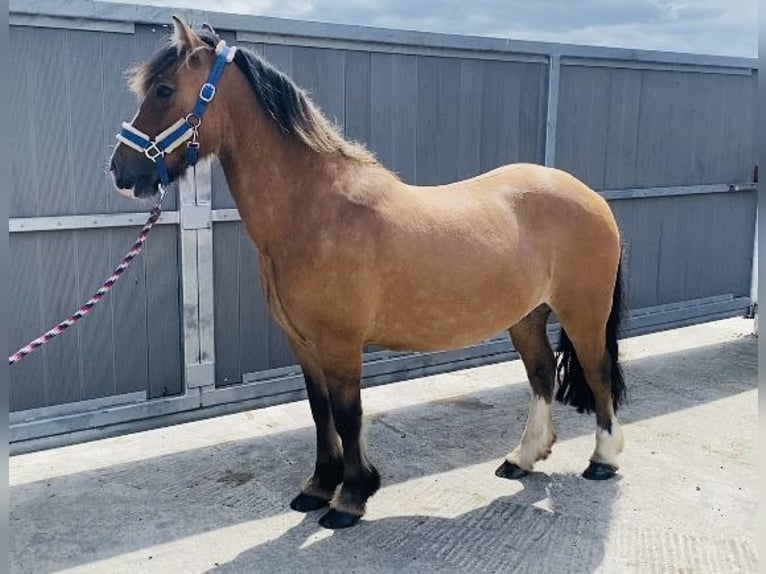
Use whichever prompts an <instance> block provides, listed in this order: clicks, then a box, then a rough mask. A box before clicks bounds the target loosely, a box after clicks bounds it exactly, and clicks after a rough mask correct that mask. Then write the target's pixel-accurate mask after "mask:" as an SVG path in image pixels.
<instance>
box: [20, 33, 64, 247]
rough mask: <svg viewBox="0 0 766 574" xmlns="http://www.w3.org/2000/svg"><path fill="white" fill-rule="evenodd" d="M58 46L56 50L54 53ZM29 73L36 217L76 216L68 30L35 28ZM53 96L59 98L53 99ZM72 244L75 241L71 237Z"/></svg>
mask: <svg viewBox="0 0 766 574" xmlns="http://www.w3.org/2000/svg"><path fill="white" fill-rule="evenodd" d="M52 46H56V47H57V48H56V49H51V47H52ZM27 49H28V56H29V59H28V62H29V65H28V66H27V68H26V71H25V73H26V74H28V75H29V79H30V83H31V84H32V85H33V86H35V89H34V90H33V91H32V93H31V94H30V100H31V101H30V104H31V107H32V109H33V110H35V113H34V114H33V115H32V117H31V120H32V121H31V124H30V126H28V129H32V130H34V141H35V143H36V147H37V154H36V156H37V161H36V166H35V169H36V171H37V172H38V178H37V186H38V193H39V200H38V205H37V213H36V215H69V214H71V213H73V207H74V196H73V185H72V169H73V166H72V164H71V162H70V161H68V160H67V154H68V152H67V150H68V149H69V145H70V143H71V142H70V137H71V134H72V129H71V124H70V118H69V114H68V113H67V109H68V107H69V97H70V91H69V86H68V81H69V80H68V74H69V72H70V63H69V53H68V49H67V32H66V30H53V29H45V28H35V29H34V32H30V41H29V43H28V45H27ZM52 94H55V96H53V97H52ZM70 240H71V237H70Z"/></svg>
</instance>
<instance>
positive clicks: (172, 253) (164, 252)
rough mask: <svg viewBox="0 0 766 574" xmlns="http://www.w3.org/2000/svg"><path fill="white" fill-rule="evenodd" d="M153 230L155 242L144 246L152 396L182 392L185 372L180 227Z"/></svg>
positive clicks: (150, 395)
mask: <svg viewBox="0 0 766 574" xmlns="http://www.w3.org/2000/svg"><path fill="white" fill-rule="evenodd" d="M153 233H156V236H155V237H153V238H152V239H153V241H151V242H147V244H146V246H145V247H144V251H145V254H144V257H145V258H146V291H147V309H146V310H147V323H148V324H147V335H148V338H147V341H146V344H147V346H148V352H149V386H148V389H147V394H148V396H149V397H150V398H153V397H160V396H163V397H164V396H168V395H176V394H179V393H181V391H182V381H183V372H184V370H183V355H182V352H181V340H182V338H181V301H180V281H179V276H178V229H176V228H175V226H160V227H158V228H157V229H156V230H155V231H154V232H153Z"/></svg>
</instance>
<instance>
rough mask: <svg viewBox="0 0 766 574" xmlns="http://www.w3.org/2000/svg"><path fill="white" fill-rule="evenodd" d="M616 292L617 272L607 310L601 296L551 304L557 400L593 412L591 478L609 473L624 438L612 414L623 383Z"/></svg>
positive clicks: (612, 471) (615, 465)
mask: <svg viewBox="0 0 766 574" xmlns="http://www.w3.org/2000/svg"><path fill="white" fill-rule="evenodd" d="M620 297H621V295H620V278H619V275H618V277H617V284H616V287H615V290H614V298H613V301H612V308H611V310H610V309H609V308H608V307H607V305H606V301H605V300H606V297H596V296H592V297H591V298H590V300H589V301H588V300H586V299H585V298H584V297H583V298H582V299H580V301H579V304H577V305H574V304H571V303H570V305H568V306H567V308H566V309H563V310H561V311H559V309H556V313H557V315H558V317H559V319H560V320H561V324H562V332H561V353H562V357H561V359H562V361H561V364H560V366H559V369H560V375H561V376H560V380H561V385H560V387H559V390H558V392H557V394H556V399H557V400H560V401H561V402H563V403H569V404H571V405H573V406H576V407H577V409H578V410H579V411H580V412H583V411H586V412H590V411H591V410H595V411H596V448H595V450H594V451H593V454H592V455H591V457H590V464H589V466H588V468H587V469H586V470H585V472H583V476H584V477H585V478H588V479H591V480H603V479H606V478H610V477H612V476H614V474H615V472H616V471H617V469H618V467H619V465H618V461H617V457H618V455H619V454H620V452H621V451H622V448H623V442H624V441H623V435H622V429H621V428H620V424H619V422H618V421H617V417H616V416H615V411H616V409H617V406H618V405H619V403H620V402H621V400H622V398H623V394H624V388H625V387H624V382H623V379H622V373H621V370H620V366H619V362H618V361H619V359H618V347H617V338H616V337H617V327H618V324H619V314H620V305H619V300H620ZM597 301H598V303H596V302H597ZM602 301H603V302H604V303H603V304H602Z"/></svg>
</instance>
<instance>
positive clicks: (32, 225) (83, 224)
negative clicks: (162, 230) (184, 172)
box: [8, 211, 180, 233]
mask: <svg viewBox="0 0 766 574" xmlns="http://www.w3.org/2000/svg"><path fill="white" fill-rule="evenodd" d="M147 217H149V214H148V213H99V214H95V215H59V216H55V215H54V216H49V217H14V218H11V219H9V220H8V232H9V233H22V232H26V231H65V230H71V229H96V228H108V227H140V226H142V225H143V224H144V223H146V218H147ZM179 221H180V217H179V213H178V212H177V211H163V212H162V215H161V216H160V218H159V220H158V221H157V225H168V224H178V223H179Z"/></svg>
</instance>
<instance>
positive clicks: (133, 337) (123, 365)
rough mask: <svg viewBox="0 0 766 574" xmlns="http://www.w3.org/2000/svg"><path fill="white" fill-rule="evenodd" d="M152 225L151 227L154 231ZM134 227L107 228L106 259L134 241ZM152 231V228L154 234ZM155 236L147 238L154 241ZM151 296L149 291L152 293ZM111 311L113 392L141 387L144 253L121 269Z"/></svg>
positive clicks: (144, 376) (144, 374)
mask: <svg viewBox="0 0 766 574" xmlns="http://www.w3.org/2000/svg"><path fill="white" fill-rule="evenodd" d="M158 230H159V229H156V230H155V231H158ZM138 231H139V230H138V228H135V227H125V228H115V229H110V230H109V232H108V236H109V240H108V246H109V260H110V261H112V262H115V261H119V259H120V257H122V256H123V254H125V252H126V251H127V250H128V248H129V247H130V245H131V244H132V243H133V241H135V239H136V235H137V234H138ZM155 231H153V232H152V235H154V233H155ZM158 239H159V238H158V237H156V236H153V237H151V240H150V242H154V241H157V240H158ZM152 296H153V294H152ZM103 304H108V305H110V306H111V311H112V315H113V325H114V332H113V335H112V337H113V339H114V347H115V355H114V362H115V376H116V378H117V384H116V392H117V393H118V394H123V393H129V392H134V391H142V390H145V389H147V387H148V382H149V363H148V349H147V342H148V340H149V337H148V333H147V289H146V253H143V254H142V255H141V257H139V258H137V259H136V260H135V261H134V262H133V264H132V265H131V266H130V267H129V268H128V269H127V270H126V271H125V273H124V275H123V276H122V278H121V279H120V281H119V282H118V283H117V284H116V285H115V286H114V289H113V290H112V292H111V293H110V294H109V302H108V303H107V302H104V303H103Z"/></svg>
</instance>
